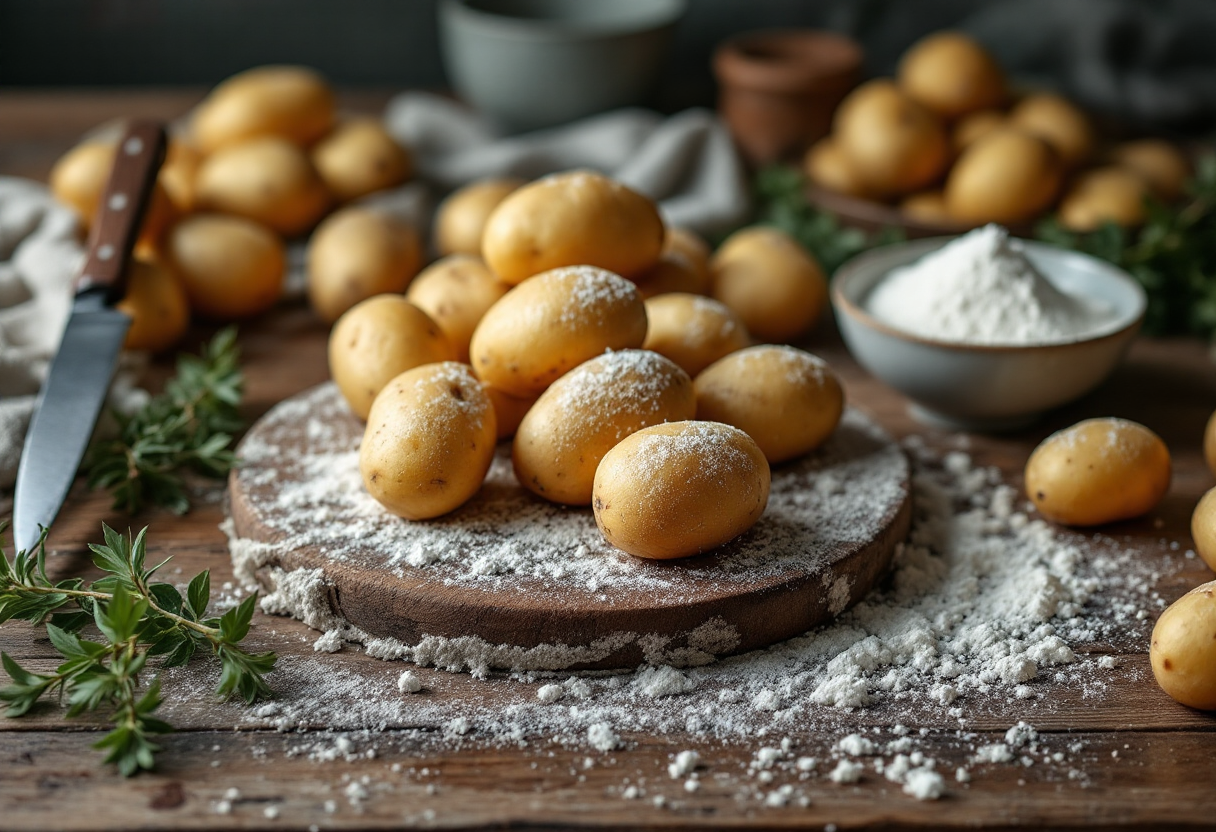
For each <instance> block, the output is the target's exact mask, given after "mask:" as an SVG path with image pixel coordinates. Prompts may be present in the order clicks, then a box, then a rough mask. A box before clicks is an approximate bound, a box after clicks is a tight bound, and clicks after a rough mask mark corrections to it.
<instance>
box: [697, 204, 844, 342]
mask: <svg viewBox="0 0 1216 832" xmlns="http://www.w3.org/2000/svg"><path fill="white" fill-rule="evenodd" d="M711 268H712V270H713V276H714V289H713V296H714V297H715V298H717V299H718V300H720V301H722V302H723V303H724V304H726V305H727V306H729V307H730V308H731V309H733V310H734V311H735V312H736V313H738V315H739V317H740V318H742V319H743V323H744V324H745V325H746V326H747V331H748V332H750V333H751V334H752V335H754V336H755V337H756V338H759V339H760V340H763V341H791V340H793V339H795V338H797V337H799V336H801V335H804V334H806V332H807V331H808V330H810V329H811V327H813V326H814V325H815V323H816V322H817V321H818V320H819V318H820V317H821V316H822V315H823V310H824V309H825V308H826V307H827V302H828V283H827V279H826V278H825V277H824V276H823V269H821V268H820V267H819V263H818V262H816V261H815V258H814V257H812V256H811V255H810V253H809V252H807V250H806V249H804V248H803V247H802V246H801V245H799V244H798V243H797V242H796V241H795V240H794V239H793V238H792V237H790V236H789V235H788V234H786V233H785V232H784V231H781V230H780V229H777V228H767V227H764V226H753V227H751V228H744V229H742V230H740V231H736V232H735V233H734V234H732V235H731V236H730V237H728V238H727V239H726V241H725V242H723V243H722V246H721V247H720V248H719V249H718V251H717V252H716V253H715V254H714V257H713V260H712V261H711Z"/></svg>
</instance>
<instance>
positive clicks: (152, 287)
mask: <svg viewBox="0 0 1216 832" xmlns="http://www.w3.org/2000/svg"><path fill="white" fill-rule="evenodd" d="M116 306H117V308H118V309H120V310H122V311H123V312H125V313H126V314H128V315H130V316H131V328H130V329H128V330H127V337H126V340H125V341H123V347H124V348H125V349H128V350H147V351H148V352H163V351H164V350H167V349H169V348H170V347H172V346H173V345H174V344H176V343H177V342H178V341H180V340H181V339H182V336H183V335H185V334H186V329H187V328H188V327H189V326H190V302H189V301H188V300H187V299H186V290H185V289H183V288H182V284H181V281H179V280H178V278H177V275H175V274H174V273H173V272H172V270H170V269H169V268H168V267H166V266H165V265H164V263H161V262H159V261H148V260H142V259H135V260H132V261H131V265H130V266H129V267H128V272H127V293H126V295H125V296H124V297H123V299H122V300H120V301H119V302H118V303H117V304H116Z"/></svg>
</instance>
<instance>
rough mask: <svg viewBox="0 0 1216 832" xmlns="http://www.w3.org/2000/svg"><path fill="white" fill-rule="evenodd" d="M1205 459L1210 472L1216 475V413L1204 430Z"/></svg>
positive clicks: (1210, 417) (1209, 418) (1209, 419)
mask: <svg viewBox="0 0 1216 832" xmlns="http://www.w3.org/2000/svg"><path fill="white" fill-rule="evenodd" d="M1203 458H1204V460H1205V461H1206V462H1207V464H1208V470H1209V471H1211V472H1212V473H1213V474H1216V412H1213V413H1212V415H1211V416H1209V417H1208V423H1207V425H1206V426H1205V427H1204V429H1203Z"/></svg>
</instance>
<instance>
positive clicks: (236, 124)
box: [191, 66, 334, 153]
mask: <svg viewBox="0 0 1216 832" xmlns="http://www.w3.org/2000/svg"><path fill="white" fill-rule="evenodd" d="M333 125H334V94H333V91H332V90H330V88H329V85H328V84H326V83H325V80H324V79H323V78H322V77H321V76H320V75H318V74H317V73H316V72H314V71H312V70H311V69H307V68H305V67H301V66H261V67H256V68H254V69H250V70H246V71H245V72H241V73H239V74H237V75H233V76H232V77H231V78H229V79H228V80H226V81H224V82H223V83H222V84H220V85H219V86H217V87H216V88H215V89H213V90H212V91H211V94H210V95H208V96H207V98H206V99H204V101H203V103H202V104H200V105H199V106H198V109H196V110H195V111H194V117H193V119H192V120H191V132H192V135H193V138H194V141H195V143H196V144H197V145H198V147H199V149H200V150H202V151H203V152H204V153H213V152H215V151H216V150H219V149H220V148H222V147H227V146H229V145H233V144H238V143H240V142H243V141H246V140H248V139H252V138H257V137H259V136H280V137H282V138H284V139H287V140H288V141H291V142H294V143H296V144H299V145H307V144H311V143H312V142H314V141H316V140H317V139H319V138H321V137H322V136H324V135H325V134H326V133H328V132H329V131H330V130H331V129H332V128H333Z"/></svg>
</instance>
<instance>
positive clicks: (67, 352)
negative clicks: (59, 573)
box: [13, 121, 166, 551]
mask: <svg viewBox="0 0 1216 832" xmlns="http://www.w3.org/2000/svg"><path fill="white" fill-rule="evenodd" d="M165 141H166V140H165V131H164V128H163V127H161V125H160V124H158V123H156V122H153V121H133V122H130V123H129V124H128V126H127V128H126V130H125V132H124V133H123V136H122V138H121V139H120V140H119V142H118V145H117V147H116V150H115V154H114V166H113V168H112V169H111V171H110V177H109V179H108V180H107V182H106V187H105V190H104V191H102V195H101V198H100V199H99V201H98V205H97V213H96V215H95V217H94V219H93V228H92V231H91V233H90V235H89V242H88V247H87V251H86V253H85V261H84V266H83V268H82V269H81V272H80V276H79V277H78V278H77V279H76V284H75V297H74V299H73V301H72V311H71V314H70V315H69V317H68V322H67V326H66V327H65V328H64V331H63V337H62V339H61V340H60V343H59V349H58V351H57V352H56V353H55V358H54V359H53V360H52V361H51V366H50V369H49V371H48V373H47V377H46V381H45V382H43V385H42V390H41V391H40V392H39V394H38V403H37V406H36V409H35V411H34V416H33V418H32V419H31V420H30V426H29V430H28V431H27V432H26V435H25V446H24V448H23V449H22V452H21V461H20V463H19V464H18V467H17V483H16V491H15V492H14V494H13V545H14V546H15V547H16V550H17V551H21V550H23V549H24V550H25V551H31V550H32V549H33V548H34V546H35V545H37V543H38V539H39V537H40V536H41V529H42V528H44V527H49V526H50V525H51V522H52V521H53V520H54V519H55V517H56V515H58V514H59V509H60V508H61V507H62V506H63V502H64V500H65V499H67V495H68V490H69V489H70V488H71V487H72V482H73V480H75V478H76V472H77V470H78V469H79V468H80V461H81V460H82V459H83V458H84V453H85V450H86V449H87V448H88V445H89V439H90V438H91V437H92V435H93V429H94V428H95V427H96V425H97V418H98V416H99V415H100V414H101V407H102V405H103V404H104V402H105V400H106V393H107V392H108V391H109V389H110V381H111V379H112V377H113V375H114V370H115V367H116V366H117V364H118V357H119V353H120V352H121V350H122V344H123V341H124V340H125V338H126V335H127V329H128V328H129V327H130V326H131V319H130V318H129V317H127V315H125V314H124V313H123V312H121V311H119V310H118V309H116V308H114V305H115V304H116V303H118V302H119V301H120V300H122V298H123V297H124V296H125V295H126V288H127V286H126V279H127V265H128V263H129V262H130V259H131V251H132V249H133V248H134V247H135V240H136V237H137V236H138V234H139V227H140V224H141V221H142V219H143V216H144V212H145V210H146V209H147V206H148V202H149V201H150V199H151V195H152V187H153V185H154V184H155V182H156V173H157V171H158V170H159V169H160V165H161V162H162V161H163V160H164V156H165Z"/></svg>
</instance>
